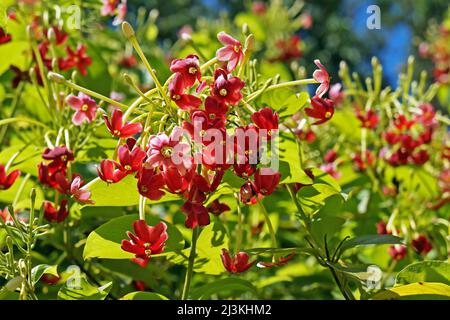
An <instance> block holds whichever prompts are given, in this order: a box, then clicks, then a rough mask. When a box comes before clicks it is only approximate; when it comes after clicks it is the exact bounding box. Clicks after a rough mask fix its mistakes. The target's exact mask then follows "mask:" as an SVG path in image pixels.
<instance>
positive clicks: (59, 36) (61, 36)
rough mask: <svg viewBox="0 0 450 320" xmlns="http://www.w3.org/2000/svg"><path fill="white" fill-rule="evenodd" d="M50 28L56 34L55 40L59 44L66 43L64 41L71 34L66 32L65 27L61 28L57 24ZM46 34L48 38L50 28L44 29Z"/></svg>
mask: <svg viewBox="0 0 450 320" xmlns="http://www.w3.org/2000/svg"><path fill="white" fill-rule="evenodd" d="M50 29H51V30H52V31H53V32H54V34H55V42H56V45H57V46H59V45H62V44H64V42H66V41H67V39H68V38H69V34H68V33H67V32H64V30H63V29H60V28H59V27H57V26H52V27H51V28H50ZM44 34H45V35H46V36H47V38H48V30H44Z"/></svg>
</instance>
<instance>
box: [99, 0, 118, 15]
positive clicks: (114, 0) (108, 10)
mask: <svg viewBox="0 0 450 320" xmlns="http://www.w3.org/2000/svg"><path fill="white" fill-rule="evenodd" d="M118 4H119V0H103V6H102V11H101V15H102V16H113V15H114V13H115V11H116V8H117V5H118Z"/></svg>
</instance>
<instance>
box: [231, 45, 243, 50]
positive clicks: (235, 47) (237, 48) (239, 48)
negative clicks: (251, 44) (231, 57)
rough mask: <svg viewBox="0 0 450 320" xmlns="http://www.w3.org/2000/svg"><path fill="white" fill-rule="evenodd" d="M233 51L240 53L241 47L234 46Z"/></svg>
mask: <svg viewBox="0 0 450 320" xmlns="http://www.w3.org/2000/svg"><path fill="white" fill-rule="evenodd" d="M233 49H234V51H235V52H239V51H240V50H241V46H237V45H236V46H234V48H233Z"/></svg>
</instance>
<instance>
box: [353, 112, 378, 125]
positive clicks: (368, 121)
mask: <svg viewBox="0 0 450 320" xmlns="http://www.w3.org/2000/svg"><path fill="white" fill-rule="evenodd" d="M356 117H357V118H358V119H359V121H361V126H362V127H363V128H367V129H375V128H376V127H377V126H378V122H379V120H380V119H379V117H378V114H377V113H376V112H375V111H373V110H372V109H370V110H369V111H367V112H366V113H365V114H363V113H362V111H361V109H359V108H356Z"/></svg>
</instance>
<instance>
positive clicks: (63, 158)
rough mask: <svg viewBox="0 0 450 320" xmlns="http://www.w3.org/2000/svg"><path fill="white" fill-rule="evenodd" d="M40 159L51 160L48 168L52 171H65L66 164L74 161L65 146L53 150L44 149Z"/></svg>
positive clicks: (71, 153)
mask: <svg viewBox="0 0 450 320" xmlns="http://www.w3.org/2000/svg"><path fill="white" fill-rule="evenodd" d="M42 158H43V159H45V160H51V162H50V163H49V165H48V166H49V167H50V168H52V169H54V170H65V169H66V167H67V163H68V162H69V161H73V160H74V156H73V152H72V151H70V150H69V149H68V148H67V147H66V146H59V147H55V148H53V149H50V148H46V149H45V150H44V153H43V154H42Z"/></svg>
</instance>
